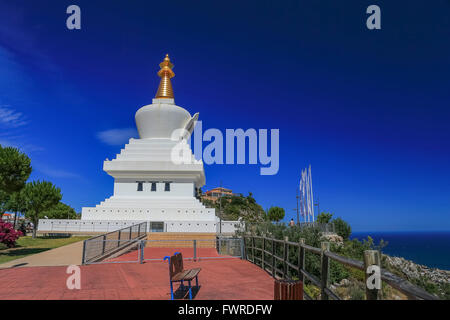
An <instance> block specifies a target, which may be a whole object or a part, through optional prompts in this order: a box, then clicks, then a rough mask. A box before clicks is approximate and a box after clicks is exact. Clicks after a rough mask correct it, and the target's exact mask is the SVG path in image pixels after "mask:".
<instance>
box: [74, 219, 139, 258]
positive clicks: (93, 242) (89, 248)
mask: <svg viewBox="0 0 450 320" xmlns="http://www.w3.org/2000/svg"><path fill="white" fill-rule="evenodd" d="M146 234H147V222H142V223H139V224H135V225H132V226H129V227H126V228H122V229H119V230H116V231H112V232H108V233H105V234H103V235H99V236H96V237H93V238H90V239H87V240H84V243H83V255H82V264H89V263H93V262H95V261H97V260H99V259H101V258H102V257H105V256H108V255H110V254H113V253H115V252H117V251H120V250H121V249H123V248H124V247H126V246H127V245H130V244H132V243H133V242H136V241H137V240H139V239H140V238H141V237H142V236H145V235H146Z"/></svg>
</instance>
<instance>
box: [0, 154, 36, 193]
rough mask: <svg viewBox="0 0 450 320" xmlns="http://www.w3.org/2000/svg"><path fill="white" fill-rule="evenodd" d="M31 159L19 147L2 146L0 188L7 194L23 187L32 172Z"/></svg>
mask: <svg viewBox="0 0 450 320" xmlns="http://www.w3.org/2000/svg"><path fill="white" fill-rule="evenodd" d="M31 170H32V168H31V160H30V158H29V157H28V156H27V155H26V154H25V153H23V152H20V151H19V149H17V148H12V147H6V148H3V147H2V146H0V190H3V191H4V192H6V193H7V194H11V193H13V192H16V191H19V190H20V189H22V188H23V187H24V185H25V183H26V181H27V180H28V177H29V176H30V174H31Z"/></svg>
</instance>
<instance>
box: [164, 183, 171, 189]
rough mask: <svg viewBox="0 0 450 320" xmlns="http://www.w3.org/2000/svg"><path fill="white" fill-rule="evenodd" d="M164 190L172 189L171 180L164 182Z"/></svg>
mask: <svg viewBox="0 0 450 320" xmlns="http://www.w3.org/2000/svg"><path fill="white" fill-rule="evenodd" d="M164 191H170V182H166V183H165V184H164Z"/></svg>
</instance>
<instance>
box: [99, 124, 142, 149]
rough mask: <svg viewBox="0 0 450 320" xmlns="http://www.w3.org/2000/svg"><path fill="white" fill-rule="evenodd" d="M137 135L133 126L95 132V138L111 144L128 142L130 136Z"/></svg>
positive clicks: (134, 136)
mask: <svg viewBox="0 0 450 320" xmlns="http://www.w3.org/2000/svg"><path fill="white" fill-rule="evenodd" d="M136 137H138V132H137V130H136V129H134V128H127V129H111V130H105V131H101V132H99V133H97V138H98V139H100V141H101V142H103V143H106V144H109V145H111V146H116V145H123V144H125V143H127V142H128V140H129V139H130V138H136Z"/></svg>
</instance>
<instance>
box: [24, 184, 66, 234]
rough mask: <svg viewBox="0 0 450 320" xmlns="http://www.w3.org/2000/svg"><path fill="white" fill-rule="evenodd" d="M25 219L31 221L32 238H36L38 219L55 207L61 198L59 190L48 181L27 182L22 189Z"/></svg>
mask: <svg viewBox="0 0 450 320" xmlns="http://www.w3.org/2000/svg"><path fill="white" fill-rule="evenodd" d="M23 195H24V199H25V207H26V210H27V217H28V218H30V219H31V220H32V221H33V225H34V227H33V238H35V237H36V231H37V227H38V222H39V218H43V217H44V216H43V213H44V212H45V211H47V210H49V209H51V208H52V207H54V206H56V205H57V204H58V203H59V201H60V200H61V198H62V195H61V190H60V189H59V188H57V187H55V186H54V185H53V184H52V183H51V182H48V181H42V182H41V181H33V182H29V183H27V184H26V185H25V187H24V188H23Z"/></svg>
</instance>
